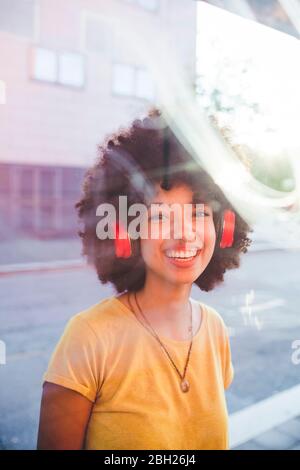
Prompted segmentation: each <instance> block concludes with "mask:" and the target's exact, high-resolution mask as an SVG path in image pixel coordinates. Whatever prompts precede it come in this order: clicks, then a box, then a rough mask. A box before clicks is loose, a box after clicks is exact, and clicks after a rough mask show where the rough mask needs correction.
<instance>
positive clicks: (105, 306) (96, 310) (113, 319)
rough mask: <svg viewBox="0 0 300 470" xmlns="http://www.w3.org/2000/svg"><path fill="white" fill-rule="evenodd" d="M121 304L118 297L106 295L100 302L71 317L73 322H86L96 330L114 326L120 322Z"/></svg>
mask: <svg viewBox="0 0 300 470" xmlns="http://www.w3.org/2000/svg"><path fill="white" fill-rule="evenodd" d="M121 310H122V309H120V306H119V304H118V301H117V300H116V297H114V296H110V297H105V298H104V299H102V300H101V301H100V302H97V303H96V304H92V305H90V306H89V307H87V308H86V309H84V310H81V311H80V312H78V313H76V314H75V315H73V317H71V319H70V321H71V322H72V323H82V322H83V323H85V324H86V325H88V326H89V327H90V328H91V329H92V330H94V332H97V331H99V328H101V329H103V328H105V327H106V326H108V327H112V326H116V325H118V324H120V318H121V317H120V313H121Z"/></svg>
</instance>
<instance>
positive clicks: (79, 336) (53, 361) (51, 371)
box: [42, 315, 99, 402]
mask: <svg viewBox="0 0 300 470" xmlns="http://www.w3.org/2000/svg"><path fill="white" fill-rule="evenodd" d="M98 358H99V351H98V341H97V336H96V334H95V332H94V330H93V329H92V328H91V327H90V325H89V324H88V323H87V322H86V321H85V320H84V319H82V318H80V317H79V316H78V315H75V316H74V317H72V318H71V319H70V320H69V321H68V323H67V325H66V327H65V329H64V332H63V334H62V336H61V338H60V340H59V341H58V343H57V345H56V347H55V349H54V351H53V353H52V356H51V358H50V361H49V364H48V368H47V370H46V372H45V373H44V375H43V380H42V382H43V383H44V382H45V381H47V382H52V383H55V384H57V385H62V386H63V387H66V388H70V389H72V390H75V391H76V392H79V393H80V394H81V395H83V396H85V397H86V398H88V399H89V400H90V401H92V402H95V400H96V396H97V393H98V390H99V373H98V365H97V359H98Z"/></svg>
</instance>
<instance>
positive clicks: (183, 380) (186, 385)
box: [128, 292, 193, 393]
mask: <svg viewBox="0 0 300 470" xmlns="http://www.w3.org/2000/svg"><path fill="white" fill-rule="evenodd" d="M134 298H135V302H136V305H137V307H138V309H139V312H140V314H141V315H142V317H143V318H144V320H145V321H146V323H147V324H148V325H149V327H150V329H151V331H150V333H151V334H152V336H154V337H155V338H156V339H157V341H158V342H159V344H160V346H161V347H162V349H163V350H164V352H165V353H166V354H167V356H168V358H169V360H170V361H171V363H172V365H173V367H174V369H175V370H176V372H177V374H178V375H179V377H180V388H181V391H182V392H184V393H186V392H188V391H189V388H190V384H189V381H188V380H187V379H186V378H185V376H186V371H187V366H188V363H189V359H190V354H191V349H192V345H193V328H192V324H193V311H192V305H191V302H189V304H190V308H191V326H190V328H189V331H191V342H190V346H189V350H188V355H187V359H186V361H185V366H184V371H183V374H181V373H180V371H179V370H178V368H177V366H176V364H175V363H174V361H173V359H172V358H171V356H170V354H169V352H168V350H167V348H166V347H165V346H164V344H163V343H162V342H161V340H160V338H159V336H158V334H157V333H156V332H155V330H154V329H153V328H152V326H151V324H150V322H149V321H148V319H147V318H146V317H145V315H144V314H143V311H142V309H141V307H140V304H139V302H138V300H137V296H136V292H135V293H134ZM128 303H129V305H130V308H131V310H132V311H133V313H134V314H135V312H134V310H133V308H132V305H131V302H130V298H129V294H128ZM135 316H136V315H135ZM136 318H137V316H136ZM137 320H138V318H137ZM140 323H141V324H142V325H143V326H144V327H145V328H146V329H147V330H148V331H149V329H148V328H147V327H146V326H145V325H144V324H143V323H142V322H140Z"/></svg>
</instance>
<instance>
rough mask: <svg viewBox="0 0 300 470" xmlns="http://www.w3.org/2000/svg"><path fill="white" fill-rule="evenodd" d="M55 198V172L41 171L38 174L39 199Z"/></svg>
mask: <svg viewBox="0 0 300 470" xmlns="http://www.w3.org/2000/svg"><path fill="white" fill-rule="evenodd" d="M54 196H55V172H54V171H53V170H41V172H40V197H41V198H43V199H46V198H51V197H54Z"/></svg>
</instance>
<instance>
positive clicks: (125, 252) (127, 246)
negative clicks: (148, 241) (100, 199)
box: [114, 223, 132, 258]
mask: <svg viewBox="0 0 300 470" xmlns="http://www.w3.org/2000/svg"><path fill="white" fill-rule="evenodd" d="M114 243H115V255H116V257H117V258H130V256H131V253H132V250H131V241H130V237H129V235H128V232H127V231H126V230H125V229H124V227H123V225H122V224H121V223H116V225H115V238H114Z"/></svg>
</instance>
